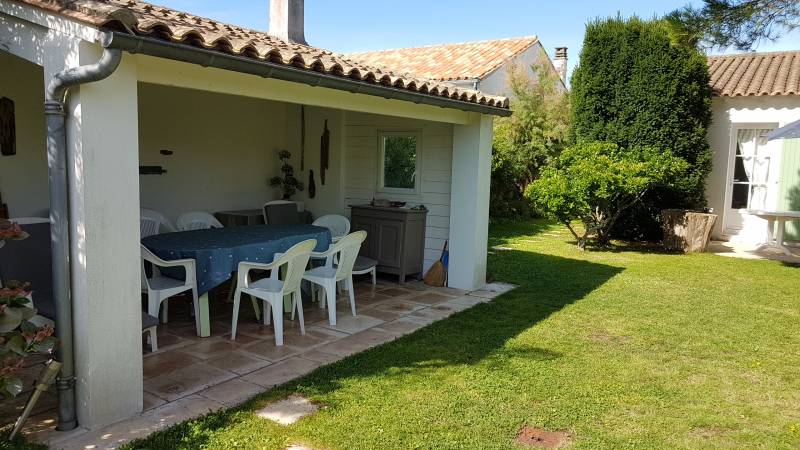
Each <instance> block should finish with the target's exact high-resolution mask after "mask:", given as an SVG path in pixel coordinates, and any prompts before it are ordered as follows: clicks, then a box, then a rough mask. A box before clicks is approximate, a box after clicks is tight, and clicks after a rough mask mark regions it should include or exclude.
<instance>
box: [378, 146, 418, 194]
mask: <svg viewBox="0 0 800 450" xmlns="http://www.w3.org/2000/svg"><path fill="white" fill-rule="evenodd" d="M383 145H384V156H383V158H384V159H383V185H384V187H387V188H398V189H414V187H415V184H414V182H415V178H416V171H417V138H416V136H386V137H385V138H384V140H383Z"/></svg>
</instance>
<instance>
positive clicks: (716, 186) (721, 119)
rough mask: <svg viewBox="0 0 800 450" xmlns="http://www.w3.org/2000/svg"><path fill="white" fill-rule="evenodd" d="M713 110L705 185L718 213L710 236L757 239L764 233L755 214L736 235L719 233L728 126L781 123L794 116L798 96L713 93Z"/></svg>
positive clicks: (799, 112)
mask: <svg viewBox="0 0 800 450" xmlns="http://www.w3.org/2000/svg"><path fill="white" fill-rule="evenodd" d="M713 114H714V115H713V122H712V124H711V127H710V128H709V132H708V136H709V141H710V144H711V149H712V151H713V152H714V154H713V169H712V172H711V175H710V176H709V178H708V182H707V187H706V195H707V198H708V203H709V206H711V207H712V208H714V210H715V212H716V213H717V214H719V220H718V221H717V223H716V225H715V227H714V232H713V236H714V237H716V238H723V237H725V238H736V240H740V241H742V242H748V243H755V242H758V241H759V240H760V239H762V238H763V236H764V233H765V230H766V222H765V221H763V220H761V219H758V218H755V217H753V218H748V219H747V220H746V221H745V228H744V229H743V230H742V232H741V233H739V234H740V236H723V227H724V226H725V224H724V222H725V219H724V214H725V206H726V198H725V196H726V190H727V185H728V178H727V176H728V163H729V158H730V151H731V139H732V130H733V129H734V127H735V126H737V125H772V126H775V125H777V126H783V125H786V124H787V123H789V122H792V121H795V120H798V119H800V96H787V97H766V96H764V97H737V98H723V97H715V98H714V102H713Z"/></svg>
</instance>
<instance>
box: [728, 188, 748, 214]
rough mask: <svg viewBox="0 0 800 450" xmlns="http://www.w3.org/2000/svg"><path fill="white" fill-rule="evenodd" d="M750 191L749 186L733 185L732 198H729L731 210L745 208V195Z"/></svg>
mask: <svg viewBox="0 0 800 450" xmlns="http://www.w3.org/2000/svg"><path fill="white" fill-rule="evenodd" d="M749 190H750V185H749V184H734V185H733V196H732V198H731V208H733V209H741V208H747V193H748V191H749Z"/></svg>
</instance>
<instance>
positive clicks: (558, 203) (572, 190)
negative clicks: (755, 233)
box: [527, 142, 687, 250]
mask: <svg viewBox="0 0 800 450" xmlns="http://www.w3.org/2000/svg"><path fill="white" fill-rule="evenodd" d="M686 169H687V164H686V162H685V161H683V160H682V159H681V158H677V157H675V156H672V155H671V154H670V152H669V151H663V150H659V149H655V148H652V147H642V148H634V149H623V148H621V147H619V146H617V145H616V144H612V143H606V142H591V143H583V144H578V145H575V146H573V147H571V148H569V149H567V150H564V151H563V152H562V153H561V156H560V157H559V158H558V160H557V161H555V162H554V163H553V164H551V165H550V166H548V167H547V168H545V169H544V170H543V171H542V176H541V178H539V179H538V180H536V181H534V182H533V184H531V186H530V188H529V189H528V193H527V195H528V197H529V198H531V199H532V200H533V202H534V203H535V204H536V206H537V207H538V208H541V209H542V210H544V211H545V212H547V213H548V214H549V215H551V216H553V217H554V218H555V219H557V220H558V221H559V222H561V223H563V224H564V225H566V227H567V228H569V230H570V232H572V235H573V236H575V239H576V240H577V241H578V247H579V248H580V249H581V250H583V249H584V248H585V247H586V244H587V241H588V239H589V238H590V237H592V236H594V237H595V238H596V239H597V243H598V244H599V245H605V244H607V243H608V240H609V238H610V236H609V231H610V230H611V229H612V228H613V226H614V224H615V223H616V221H617V220H618V219H619V218H620V216H621V215H622V214H623V213H625V211H626V210H628V208H630V207H631V206H633V205H635V204H636V203H638V202H639V201H641V199H642V197H643V196H644V195H645V194H646V193H647V191H648V190H649V189H650V188H652V187H653V186H656V185H665V184H669V182H670V180H672V179H675V178H676V177H679V176H680V175H681V174H682V173H683V172H684V171H685V170H686ZM575 220H580V221H581V222H582V223H583V225H584V232H583V234H578V232H577V230H576V229H575V227H574V226H573V221H575Z"/></svg>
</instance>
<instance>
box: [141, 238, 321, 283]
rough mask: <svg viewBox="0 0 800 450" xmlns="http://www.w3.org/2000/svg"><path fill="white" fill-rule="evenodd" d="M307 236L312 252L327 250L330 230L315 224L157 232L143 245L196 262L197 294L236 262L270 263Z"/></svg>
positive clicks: (223, 278) (224, 278)
mask: <svg viewBox="0 0 800 450" xmlns="http://www.w3.org/2000/svg"><path fill="white" fill-rule="evenodd" d="M306 239H316V240H317V246H316V248H315V251H318V252H322V251H325V250H327V249H328V247H329V246H330V243H331V233H330V231H329V230H328V229H327V228H323V227H317V226H314V225H272V226H270V225H249V226H244V227H228V228H211V229H208V230H195V231H183V232H178V233H165V234H157V235H155V236H148V237H146V238H144V239H142V244H144V246H145V247H147V248H148V249H150V251H151V252H153V253H154V254H155V255H156V256H158V257H159V258H161V259H164V260H167V261H169V260H175V259H184V258H191V259H194V260H195V261H196V265H197V290H198V294H199V295H203V294H204V293H206V292H208V291H210V290H211V289H212V288H215V287H217V286H219V285H220V284H222V283H224V282H225V281H227V280H228V279H230V277H231V272H234V271H236V270H237V267H238V266H239V262H241V261H249V262H260V263H270V262H272V261H273V259H274V255H275V253H282V252H285V251H286V250H288V249H289V248H290V247H291V246H293V245H295V244H297V243H298V242H302V241H304V240H306Z"/></svg>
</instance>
